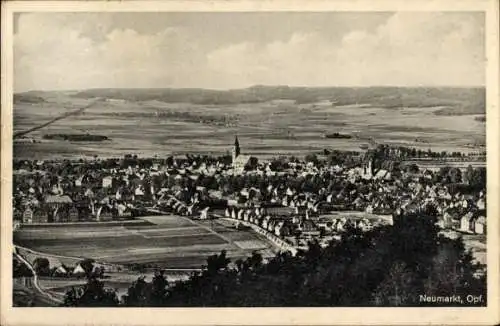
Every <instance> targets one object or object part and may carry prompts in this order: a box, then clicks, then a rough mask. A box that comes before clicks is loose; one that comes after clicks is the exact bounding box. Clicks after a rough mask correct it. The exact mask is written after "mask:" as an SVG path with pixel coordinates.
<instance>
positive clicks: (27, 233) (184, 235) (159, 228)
mask: <svg viewBox="0 0 500 326" xmlns="http://www.w3.org/2000/svg"><path fill="white" fill-rule="evenodd" d="M145 219H147V220H148V221H149V222H151V223H152V224H151V225H123V226H109V227H101V226H98V227H93V226H81V227H79V226H68V227H53V228H47V227H45V228H27V229H21V230H19V231H16V232H15V233H14V242H15V244H17V245H20V246H23V247H27V248H30V249H33V250H36V251H40V252H43V253H47V254H53V255H60V256H67V257H88V258H93V259H95V260H96V261H99V262H103V263H111V264H118V265H126V264H130V263H154V264H157V265H158V266H161V267H162V268H170V269H192V268H194V269H196V268H200V267H201V265H202V264H204V263H205V261H206V258H207V257H208V256H209V255H212V254H215V253H220V251H221V250H226V251H227V253H228V256H229V257H231V258H232V259H233V261H234V260H235V259H238V258H243V257H246V256H248V255H249V254H250V253H251V252H252V251H253V250H258V251H261V252H262V253H263V255H264V256H269V255H271V254H272V247H271V244H269V243H268V242H266V240H265V239H263V238H261V237H260V236H258V235H256V234H254V233H252V232H251V231H236V230H235V229H231V228H229V227H227V226H224V225H222V224H218V223H217V222H197V221H192V220H190V219H188V218H184V217H180V216H173V215H169V216H155V217H145Z"/></svg>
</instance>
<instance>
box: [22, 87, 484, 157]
mask: <svg viewBox="0 0 500 326" xmlns="http://www.w3.org/2000/svg"><path fill="white" fill-rule="evenodd" d="M392 91H394V90H390V89H388V90H387V91H386V92H387V96H385V98H391V96H392V95H394V96H396V95H397V94H392V93H391V92H392ZM453 94H454V93H449V94H448V93H445V95H446V96H447V97H450V98H449V100H448V102H450V101H451V102H456V103H458V104H457V105H456V106H457V107H459V106H460V103H459V102H460V101H463V102H464V103H465V102H467V100H466V98H465V97H464V95H463V94H462V95H461V94H460V93H457V94H455V95H456V97H452V96H454V95H453ZM471 94H472V95H473V94H475V93H471ZM38 95H39V96H42V97H44V99H45V101H44V102H35V103H16V104H15V105H14V132H17V131H22V130H27V129H29V128H30V127H34V126H36V125H37V124H40V123H42V122H45V121H49V120H51V119H52V118H54V117H56V116H58V115H61V114H63V113H65V112H68V111H69V110H76V109H77V108H80V107H83V106H85V105H86V104H88V103H89V102H90V101H91V100H92V99H89V98H76V97H74V96H71V94H70V93H63V92H61V93H44V92H41V93H40V94H38ZM417 95H418V93H417ZM472 95H471V96H472ZM412 96H413V97H412V98H413V99H412V101H409V102H408V103H406V102H405V101H404V100H403V101H401V103H400V105H398V106H395V105H393V104H394V103H392V102H391V103H392V104H391V105H388V104H387V105H385V106H384V105H383V104H384V103H385V102H384V103H383V102H381V101H380V98H373V99H372V100H373V102H372V103H370V98H369V97H368V98H363V101H364V102H360V103H359V104H348V105H345V103H340V104H339V103H337V104H335V105H332V104H331V103H330V102H324V101H318V102H313V103H304V104H297V103H296V102H295V101H293V100H270V101H265V102H258V103H235V104H225V105H222V104H191V103H167V102H162V101H160V100H152V99H147V100H146V99H144V100H129V99H125V100H119V101H118V100H110V101H107V102H100V103H98V104H96V105H95V106H92V107H90V108H88V109H86V110H85V112H84V113H83V114H80V115H77V116H71V117H69V118H66V119H62V120H59V121H57V122H55V123H54V124H52V125H50V126H48V127H45V128H43V129H41V130H38V131H36V132H34V133H32V134H30V135H29V136H30V137H33V138H35V139H39V140H41V138H42V136H43V134H47V133H75V132H80V133H84V132H89V133H91V134H98V135H104V136H107V137H109V138H110V139H111V140H110V141H105V142H94V143H92V142H68V141H47V140H41V142H40V143H16V144H15V145H14V156H15V157H16V158H22V159H48V158H54V157H66V158H78V157H82V156H87V157H91V156H93V155H98V156H100V157H109V156H113V157H121V156H123V155H124V154H127V153H134V154H138V155H141V156H153V155H167V154H182V153H187V152H189V153H205V154H224V153H227V151H228V150H230V148H231V145H232V143H233V140H234V136H235V135H236V134H238V136H239V138H240V143H241V146H242V150H243V152H244V153H247V154H252V155H255V156H257V157H259V158H261V157H263V158H264V157H268V156H275V155H292V154H293V155H297V156H303V155H305V154H306V153H308V152H312V151H320V150H323V149H325V148H327V149H344V150H353V149H354V150H356V149H359V145H360V144H363V143H366V141H365V140H363V139H365V138H367V137H373V138H374V139H375V140H376V141H378V142H386V143H392V144H402V145H403V144H404V145H410V146H414V147H419V148H422V149H427V148H431V149H433V150H436V151H442V150H447V151H456V150H460V151H463V152H468V151H474V150H475V149H471V148H468V147H466V145H467V144H471V143H472V144H474V143H482V144H484V142H485V123H484V122H483V121H480V120H481V119H479V118H481V117H484V113H481V110H476V111H475V112H476V113H475V114H463V112H461V111H460V110H459V109H457V110H456V114H453V112H455V111H453V110H452V109H450V107H448V106H440V105H438V104H439V103H440V102H435V103H434V102H429V101H428V99H427V98H426V97H425V94H420V95H418V96H422V98H421V103H422V104H421V105H417V104H418V103H417V102H418V101H416V97H415V96H416V95H412ZM352 101H354V99H353V100H352ZM344 102H345V101H344ZM427 102H428V106H424V104H425V103H427ZM443 108H446V109H447V110H448V111H450V110H451V111H450V112H449V113H448V114H447V115H441V114H438V113H439V112H441V111H442V110H443ZM483 112H484V110H483ZM137 130H140V132H131V131H137ZM331 132H341V133H349V134H352V135H358V136H359V137H360V139H355V138H353V139H335V140H334V139H325V138H324V137H323V136H324V134H325V133H331ZM417 138H418V139H420V140H421V141H424V142H425V143H422V142H418V143H417V142H415V140H416V139H417Z"/></svg>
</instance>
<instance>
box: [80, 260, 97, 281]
mask: <svg viewBox="0 0 500 326" xmlns="http://www.w3.org/2000/svg"><path fill="white" fill-rule="evenodd" d="M94 262H95V260H94V259H92V258H85V259H83V260H81V261H80V262H79V264H80V266H82V268H83V270H84V271H85V275H87V277H90V276H91V274H92V270H93V269H94Z"/></svg>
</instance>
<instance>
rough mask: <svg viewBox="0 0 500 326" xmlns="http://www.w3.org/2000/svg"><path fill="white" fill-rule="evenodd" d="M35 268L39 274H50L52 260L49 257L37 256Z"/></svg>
mask: <svg viewBox="0 0 500 326" xmlns="http://www.w3.org/2000/svg"><path fill="white" fill-rule="evenodd" d="M33 269H34V270H35V272H36V273H37V274H38V275H41V276H47V275H49V274H50V262H49V260H48V259H47V258H44V257H37V258H35V260H34V261H33Z"/></svg>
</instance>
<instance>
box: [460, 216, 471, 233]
mask: <svg viewBox="0 0 500 326" xmlns="http://www.w3.org/2000/svg"><path fill="white" fill-rule="evenodd" d="M472 226H473V214H472V212H468V213H467V214H465V215H464V216H462V217H461V218H460V231H462V232H468V233H469V232H473V230H474V229H473V228H472Z"/></svg>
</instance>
